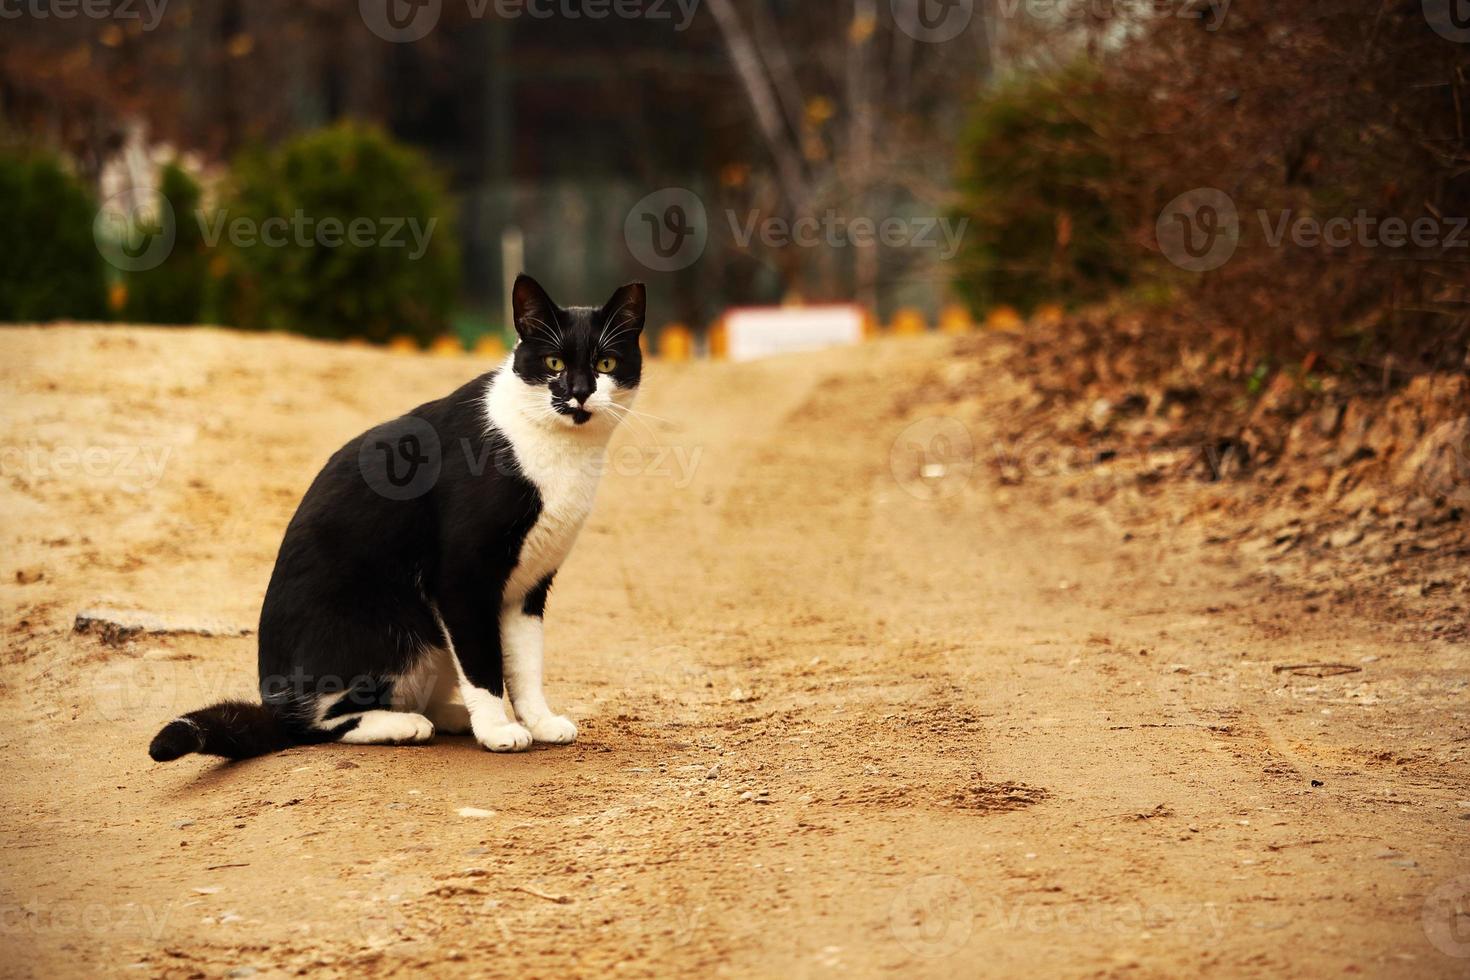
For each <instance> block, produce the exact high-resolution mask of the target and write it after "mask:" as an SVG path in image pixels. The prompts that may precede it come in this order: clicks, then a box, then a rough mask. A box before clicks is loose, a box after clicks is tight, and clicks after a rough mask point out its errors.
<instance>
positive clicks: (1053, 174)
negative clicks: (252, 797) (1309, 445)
mask: <svg viewBox="0 0 1470 980" xmlns="http://www.w3.org/2000/svg"><path fill="white" fill-rule="evenodd" d="M975 6H976V15H975V17H974V19H973V22H972V23H970V25H969V27H968V28H967V30H966V31H965V32H964V33H962V34H961V35H960V36H959V37H958V38H956V39H955V40H953V41H950V42H947V43H942V44H927V43H922V42H917V41H915V39H914V38H913V37H911V36H909V35H908V34H907V33H906V32H904V31H903V30H901V29H899V26H898V25H897V23H896V22H895V18H894V16H893V14H892V10H893V9H894V8H893V6H892V5H891V4H890V3H887V2H882V3H880V2H878V0H824V2H813V0H803V2H796V0H739V2H738V0H706V2H705V3H703V4H701V5H700V6H699V7H698V8H697V9H696V12H695V16H694V17H693V18H692V19H691V20H690V21H689V23H688V24H687V25H685V26H686V27H687V29H684V30H676V26H677V22H678V20H679V19H680V18H679V17H678V15H677V14H675V15H674V17H673V19H672V20H668V21H663V20H654V19H648V18H642V19H632V20H629V19H619V18H616V17H610V18H607V19H603V20H594V19H590V18H582V19H578V20H569V19H565V18H559V17H558V18H551V19H545V20H543V19H536V18H529V17H527V18H519V19H501V18H497V17H495V16H494V15H493V12H492V13H491V14H488V15H487V16H484V17H480V18H476V17H474V16H472V14H471V12H470V10H469V8H468V7H466V5H455V4H446V5H444V8H443V15H442V20H441V22H440V25H439V27H438V28H437V30H435V31H433V32H432V33H431V34H430V35H429V36H428V37H427V38H425V39H424V40H422V41H419V42H417V43H413V44H401V45H399V44H391V43H388V42H385V41H383V40H381V39H379V38H377V37H375V36H374V35H373V34H372V33H371V32H370V31H368V30H366V29H365V28H364V26H363V23H362V21H361V19H360V17H359V14H358V11H357V9H356V5H354V4H327V3H317V2H312V3H286V2H280V0H255V2H250V3H247V2H244V0H218V2H214V3H204V2H202V0H199V2H195V0H173V2H172V3H171V4H169V6H168V7H167V9H166V13H165V16H164V17H163V18H162V20H161V21H160V22H159V23H158V24H157V25H156V27H154V28H153V29H144V25H143V23H142V22H141V21H121V20H113V19H108V20H102V21H95V20H88V19H86V18H75V19H72V20H59V19H56V18H51V19H48V20H40V19H34V18H32V19H21V20H18V21H14V22H8V23H7V28H6V31H5V32H4V34H3V35H0V136H3V139H4V141H5V143H6V144H7V145H9V146H11V147H13V148H16V149H14V150H13V151H12V152H11V153H10V154H9V155H8V156H7V158H6V160H5V161H4V163H3V165H0V180H3V181H5V182H6V188H7V191H6V193H5V195H4V200H3V203H0V207H3V208H6V209H9V213H8V215H7V216H8V217H10V219H11V220H12V221H14V222H16V224H15V225H14V226H15V227H17V228H25V229H26V240H27V241H28V242H29V243H30V247H28V248H26V249H22V250H11V251H10V254H9V255H7V257H6V258H4V259H3V260H0V283H3V286H0V318H4V319H52V318H57V317H97V316H102V315H104V313H105V312H106V311H105V310H104V309H103V307H102V306H101V305H100V304H101V299H100V298H101V297H103V296H104V295H106V289H107V287H108V285H109V282H108V281H107V280H105V279H104V273H107V272H108V269H107V268H106V267H105V266H104V265H102V264H101V263H99V262H98V261H97V258H96V253H95V249H92V248H91V242H90V236H91V215H92V208H93V205H92V203H91V199H92V198H94V197H96V196H97V194H96V193H94V192H93V190H92V189H93V188H98V187H99V185H103V186H101V191H102V192H103V193H102V196H103V197H106V192H107V191H108V190H109V188H108V187H106V186H105V184H106V180H105V176H106V172H107V169H108V167H109V165H111V164H112V163H114V162H115V161H117V160H118V159H126V158H127V157H128V155H129V153H134V154H135V155H136V144H137V143H138V137H137V133H138V132H139V131H142V132H145V133H146V138H145V140H144V145H145V146H146V147H150V148H152V149H151V150H150V154H151V155H150V156H149V158H148V162H149V164H150V165H153V166H155V167H156V164H157V163H159V162H161V161H162V160H163V159H177V160H179V161H181V162H184V163H186V164H187V165H186V166H184V167H183V168H182V169H180V170H175V171H168V172H166V173H165V174H164V175H163V177H162V182H163V183H165V184H167V185H168V186H167V188H165V189H164V193H165V195H166V196H169V197H170V198H172V197H173V196H174V195H177V196H178V197H179V200H180V202H188V201H192V200H196V199H198V200H201V201H202V204H200V205H198V206H197V208H191V207H190V205H189V204H187V203H184V204H183V206H182V207H176V210H178V211H181V212H187V211H189V210H198V209H200V208H202V209H203V211H204V212H205V213H207V214H210V213H216V212H222V211H229V212H230V213H231V214H232V215H243V216H251V217H254V218H257V219H264V218H265V217H268V216H275V215H277V214H285V215H286V216H289V215H290V213H291V212H292V211H293V210H294V209H297V208H302V209H305V210H307V211H309V212H311V213H312V215H313V217H316V218H321V217H326V216H330V215H340V216H342V217H344V218H346V217H350V216H352V215H355V214H372V215H388V214H394V215H399V213H400V212H402V214H401V215H399V216H403V217H418V218H419V219H420V220H421V221H424V222H427V221H428V220H430V219H432V218H436V217H437V218H440V219H442V220H441V221H440V223H439V225H438V226H437V228H436V231H435V234H434V236H433V237H432V242H431V249H430V251H429V253H427V254H426V255H425V257H424V259H423V260H421V261H420V262H418V263H405V262H403V261H401V259H402V256H401V255H394V254H391V253H390V252H388V251H387V250H382V249H378V250H370V251H362V250H359V251H353V250H350V249H338V250H331V249H295V248H282V249H268V248H253V249H233V248H223V247H221V248H210V247H208V246H207V245H203V246H202V247H201V243H200V242H199V240H198V239H196V238H192V237H189V238H188V240H187V241H186V240H185V239H186V236H192V235H194V234H195V231H197V229H195V230H194V231H191V230H190V226H191V225H194V224H196V222H191V221H182V222H180V223H179V227H180V231H181V233H182V234H181V238H180V242H179V246H178V247H177V249H176V252H175V254H174V255H173V256H171V257H170V260H169V262H168V263H166V264H165V265H164V266H163V267H161V268H159V269H157V270H154V271H153V272H151V273H146V274H130V275H128V276H126V277H124V281H123V282H121V284H119V282H118V281H116V280H118V279H119V277H118V276H117V275H115V274H114V275H113V276H112V279H113V281H111V282H110V285H111V287H112V295H113V296H114V298H115V301H114V303H113V307H114V309H113V311H112V312H113V313H114V314H115V315H117V316H121V317H125V318H130V319H146V320H151V321H157V322H189V321H190V320H191V318H193V317H203V318H206V319H214V320H219V321H222V322H225V323H230V324H234V325H238V326H242V327H248V328H269V329H276V328H280V329H292V330H299V331H302V332H305V333H310V334H313V335H316V336H344V335H353V336H364V337H368V338H370V339H373V340H383V339H385V338H387V337H388V336H390V335H394V334H408V335H411V336H414V337H417V338H420V339H423V338H427V337H431V336H434V335H435V334H437V333H442V332H443V331H445V330H446V329H449V325H450V324H453V325H454V326H455V328H456V329H458V330H459V332H460V333H461V334H462V335H464V337H465V339H472V337H473V335H474V334H477V333H480V332H483V331H487V330H489V331H492V332H493V331H496V330H503V328H504V324H503V322H501V319H502V318H501V314H500V310H501V308H502V305H503V294H502V288H503V287H502V283H503V281H504V273H505V271H506V270H504V269H502V268H501V242H502V236H503V235H504V234H505V232H506V231H507V230H509V229H518V230H520V231H521V232H523V233H524V239H525V251H524V254H525V256H526V259H525V264H526V266H527V267H529V268H532V269H536V270H543V271H544V270H549V273H548V275H547V278H548V280H549V281H550V283H551V284H552V285H553V288H554V291H556V292H558V293H559V294H560V295H567V296H596V295H601V294H602V293H604V292H605V291H606V288H607V287H608V285H609V284H610V283H615V282H619V281H623V280H626V279H632V278H648V279H649V280H650V286H651V292H652V295H653V301H654V303H655V306H656V308H658V309H660V310H663V311H665V312H666V319H670V320H680V321H683V322H684V323H687V324H690V325H692V326H693V327H694V328H695V329H696V330H700V329H703V328H704V327H706V326H708V325H709V324H711V323H713V322H715V321H716V320H717V319H718V317H719V316H720V315H721V314H722V313H723V311H724V310H725V309H726V308H728V307H729V306H731V305H735V304H748V303H771V302H782V301H807V302H820V301H845V302H858V303H861V304H863V305H864V306H866V307H868V308H869V309H871V310H873V311H874V313H875V315H876V316H877V317H878V318H879V319H886V318H888V317H889V316H890V315H891V314H892V313H893V312H894V311H895V310H898V309H900V308H908V307H917V308H918V309H920V310H922V311H924V312H925V313H927V314H929V315H930V318H931V320H932V318H933V314H935V313H936V312H937V311H938V310H939V309H941V308H942V307H944V306H946V305H948V304H952V303H954V302H955V301H956V300H958V301H961V302H963V303H965V304H966V305H968V306H969V307H970V309H971V310H972V311H973V313H974V314H976V315H979V316H983V315H985V314H986V313H987V312H989V311H991V310H992V309H993V308H995V307H997V306H1011V307H1016V308H1018V309H1020V310H1021V311H1022V312H1029V311H1031V310H1033V309H1036V308H1038V307H1042V306H1047V307H1050V306H1052V305H1053V304H1062V305H1065V306H1070V307H1076V306H1079V305H1083V304H1089V303H1094V302H1097V301H1100V300H1105V299H1109V298H1111V297H1121V298H1122V299H1124V300H1125V301H1129V300H1132V301H1137V300H1140V299H1143V300H1147V301H1149V302H1160V301H1162V302H1166V303H1169V304H1171V305H1173V306H1175V307H1176V308H1178V309H1180V310H1188V311H1190V315H1191V316H1193V317H1195V318H1196V319H1197V321H1198V322H1199V324H1200V325H1201V326H1200V328H1201V329H1211V330H1219V331H1224V332H1225V333H1227V334H1229V335H1230V336H1231V337H1232V338H1233V339H1234V342H1235V345H1236V348H1237V350H1238V354H1237V358H1238V360H1239V363H1240V365H1241V371H1242V372H1243V375H1242V376H1243V377H1245V376H1248V375H1249V374H1250V372H1252V371H1255V370H1256V366H1257V365H1258V364H1260V363H1261V362H1262V361H1263V360H1269V361H1272V362H1274V363H1288V362H1301V361H1303V360H1310V362H1311V363H1313V364H1315V365H1319V367H1318V370H1335V371H1339V372H1344V373H1350V372H1355V371H1362V372H1373V373H1384V372H1386V373H1387V374H1388V375H1389V376H1392V375H1394V374H1395V373H1396V372H1409V373H1412V372H1414V371H1421V370H1430V369H1434V368H1443V367H1446V366H1449V367H1463V366H1464V364H1465V357H1466V353H1467V343H1470V312H1467V308H1470V307H1467V295H1466V293H1467V288H1470V286H1467V282H1470V276H1467V267H1470V258H1467V251H1470V250H1467V249H1466V248H1462V247H1456V246H1455V245H1454V244H1453V243H1449V242H1445V241H1441V242H1439V243H1438V244H1437V245H1436V246H1435V247H1428V248H1391V247H1386V246H1384V245H1383V244H1382V243H1375V242H1370V241H1365V240H1363V239H1362V237H1361V236H1358V237H1355V238H1354V240H1353V241H1351V242H1349V243H1348V244H1346V245H1344V246H1342V247H1336V246H1325V245H1324V246H1321V247H1312V248H1301V247H1294V246H1292V245H1290V244H1287V245H1284V246H1282V245H1279V244H1273V243H1272V242H1271V241H1270V240H1269V236H1268V235H1267V234H1266V233H1265V232H1266V231H1267V229H1268V228H1269V227H1271V226H1274V225H1276V224H1277V223H1278V222H1279V221H1280V219H1281V218H1282V216H1283V215H1285V216H1287V217H1288V218H1295V217H1310V218H1313V219H1316V220H1318V221H1326V220H1329V219H1331V218H1334V217H1346V218H1350V219H1351V218H1356V217H1357V216H1359V215H1360V214H1364V215H1367V216H1370V217H1372V218H1377V219H1381V218H1386V217H1399V218H1403V219H1407V220H1409V221H1413V220H1415V219H1417V218H1420V217H1425V216H1431V217H1434V218H1436V219H1437V220H1441V221H1443V222H1445V224H1444V225H1443V226H1442V227H1444V228H1449V227H1452V224H1451V223H1452V222H1453V221H1454V220H1455V219H1459V218H1463V217H1465V216H1467V215H1470V142H1467V106H1470V91H1467V88H1470V45H1467V44H1462V43H1455V42H1453V41H1451V40H1449V39H1447V38H1446V37H1444V36H1442V35H1441V34H1440V33H1437V32H1436V31H1435V30H1433V29H1431V27H1430V25H1429V23H1428V21H1427V20H1426V15H1425V8H1424V5H1423V4H1421V2H1420V0H1296V2H1294V3H1292V4H1289V5H1282V4H1271V3H1269V2H1267V0H1235V2H1232V3H1229V4H1210V3H1206V2H1201V0H1178V2H1177V3H1173V4H1163V5H1149V4H1143V5H1139V4H1123V3H1119V4H1109V3H1103V4H1070V5H1069V4H1065V3H1064V4H1025V3H1019V4H1018V3H1014V2H1007V0H977V2H976V5H975ZM1160 6H1162V8H1163V13H1164V14H1166V15H1165V16H1159V15H1150V14H1149V11H1151V10H1155V9H1156V8H1159V7H1160ZM353 120H360V121H361V122H354V121H353ZM36 146H40V147H45V148H46V149H47V150H48V151H49V152H52V153H56V154H60V155H61V158H62V159H63V160H64V161H65V162H64V164H62V165H58V164H56V163H51V164H43V163H38V162H35V161H36V159H37V158H36V157H35V155H34V154H33V153H32V151H31V148H32V147H36ZM410 146H411V147H413V149H412V150H409V149H407V147H410ZM160 147H166V148H167V152H163V151H161V150H159V148H160ZM154 157H158V159H154ZM38 168H39V169H38ZM133 169H138V168H136V167H135V168H133ZM185 171H187V174H186V173H185ZM188 174H193V175H194V177H195V179H197V180H198V182H199V183H200V184H201V185H202V186H201V187H193V186H191V184H190V183H187V181H188V180H189V177H188ZM668 186H679V187H687V188H690V189H692V190H695V191H696V192H697V193H698V194H699V195H700V197H701V198H702V199H703V200H704V201H705V203H706V205H707V209H708V211H709V214H710V224H711V234H710V246H709V249H708V251H707V253H706V255H705V257H704V259H703V260H702V261H700V262H698V263H696V264H694V265H693V266H692V267H690V268H688V269H686V270H682V271H679V272H676V273H672V274H667V275H662V274H661V275H650V274H649V273H648V271H647V270H646V269H643V268H642V267H641V266H640V265H639V264H638V262H637V261H636V259H635V258H634V257H633V256H632V255H631V254H630V252H629V250H628V248H627V245H626V242H625V241H624V239H623V219H624V217H625V216H626V214H627V211H628V208H629V207H630V206H631V204H632V203H633V202H634V201H637V200H638V199H640V198H641V197H643V196H644V195H646V194H648V193H650V192H652V191H654V190H657V189H660V188H663V187H668ZM1200 187H1211V188H1217V189H1219V190H1220V191H1223V192H1224V193H1225V194H1227V195H1229V196H1230V197H1231V199H1232V200H1234V201H1235V202H1236V204H1237V206H1238V209H1239V212H1240V222H1241V241H1240V246H1239V249H1238V252H1237V254H1236V255H1235V256H1234V257H1233V258H1232V259H1231V261H1230V262H1228V263H1227V264H1226V265H1225V266H1223V267H1222V268H1220V269H1218V270H1215V271H1212V272H1209V273H1206V274H1195V273H1185V272H1182V271H1181V270H1179V269H1178V268H1176V267H1174V266H1173V265H1172V264H1170V263H1169V262H1168V261H1167V260H1166V258H1165V257H1164V256H1163V255H1162V254H1161V251H1160V246H1159V243H1158V241H1157V240H1156V234H1155V227H1156V222H1157V220H1158V217H1159V215H1160V212H1161V210H1162V209H1163V208H1164V207H1165V205H1166V204H1167V203H1168V202H1169V201H1171V200H1173V199H1174V198H1176V197H1177V196H1178V195H1179V194H1181V193H1183V192H1185V191H1188V190H1190V189H1193V188H1200ZM11 188H13V190H11ZM828 212H836V213H838V214H841V215H844V216H847V217H849V218H850V217H855V216H866V217H871V218H878V219H881V218H882V217H884V216H887V215H895V214H897V215H945V216H949V217H952V218H954V219H956V220H958V219H962V218H963V219H968V220H969V222H970V224H969V227H968V230H967V233H966V234H965V236H964V238H963V241H962V250H961V252H960V253H959V255H957V256H955V257H954V258H953V259H952V260H949V259H946V258H945V257H943V256H941V255H940V253H939V252H938V251H937V250H935V249H919V248H912V247H909V248H903V247H877V248H851V247H848V248H841V247H836V248H831V247H823V248H817V249H805V248H793V247H768V246H765V245H762V244H761V243H760V242H759V241H754V242H750V243H741V242H739V241H738V240H736V237H737V236H734V235H732V233H731V225H732V224H736V223H742V222H743V221H744V220H745V218H746V216H747V215H750V214H758V215H760V216H761V217H763V218H785V219H787V220H792V219H795V218H799V217H802V216H807V215H822V214H825V213H828ZM1462 237H1464V236H1462ZM89 250H90V251H89ZM201 282H202V283H203V284H202V285H201ZM118 297H121V298H122V302H121V303H119V302H117V301H116V298H118ZM196 311H202V312H196Z"/></svg>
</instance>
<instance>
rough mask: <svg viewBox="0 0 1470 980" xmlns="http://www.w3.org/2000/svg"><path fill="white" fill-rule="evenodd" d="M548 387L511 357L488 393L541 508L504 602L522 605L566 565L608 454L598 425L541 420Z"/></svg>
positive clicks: (492, 415)
mask: <svg viewBox="0 0 1470 980" xmlns="http://www.w3.org/2000/svg"><path fill="white" fill-rule="evenodd" d="M545 397H546V396H545V394H544V391H538V390H537V389H533V388H530V387H529V386H527V385H524V384H522V383H520V382H519V380H518V379H517V378H516V377H515V376H514V374H513V373H512V372H511V370H510V365H509V362H507V364H506V366H505V367H504V368H503V369H502V370H501V372H500V374H499V375H498V376H497V377H496V379H495V381H494V382H492V384H491V386H490V390H489V391H488V392H487V396H486V414H487V416H488V418H489V421H490V423H491V425H493V426H494V427H495V428H496V429H498V430H499V431H500V432H501V434H502V435H504V436H505V437H506V439H507V440H508V441H509V442H510V447H511V450H512V451H513V452H514V453H515V457H516V464H517V468H518V469H519V470H520V473H521V475H522V476H523V477H524V478H525V479H527V480H529V481H530V482H531V484H532V485H533V486H535V488H536V492H537V493H538V495H539V496H540V499H541V510H540V513H539V514H538V515H537V517H536V522H535V523H534V524H533V525H532V527H531V530H530V531H529V532H528V533H527V534H526V537H525V540H524V541H523V542H522V543H521V548H520V554H519V558H518V561H517V563H516V566H515V568H514V569H513V570H512V571H511V574H510V578H509V580H508V581H507V582H506V584H505V592H504V595H503V596H502V602H503V603H504V604H505V605H507V606H511V605H518V604H520V603H521V602H522V601H523V600H524V599H525V597H526V594H527V593H528V592H530V591H531V590H532V589H534V588H535V587H536V586H537V585H539V584H541V582H542V581H543V580H544V579H545V578H546V576H548V575H550V574H552V573H553V572H555V571H556V570H557V569H559V568H561V566H562V563H563V562H565V561H566V559H567V556H568V555H570V554H571V551H572V545H574V544H576V541H577V535H578V534H579V533H580V532H581V530H582V525H583V523H584V522H586V520H587V515H588V514H590V513H591V512H592V504H593V501H594V500H596V498H597V485H598V483H599V481H600V479H601V476H602V471H603V464H604V459H605V455H606V439H605V437H598V435H599V434H598V430H595V429H594V430H591V431H586V432H584V431H578V430H572V429H565V428H556V427H552V426H546V425H544V424H537V422H538V419H540V418H541V417H543V416H544V415H545V414H546V411H547V408H548V406H547V405H546V404H545V403H544V400H545Z"/></svg>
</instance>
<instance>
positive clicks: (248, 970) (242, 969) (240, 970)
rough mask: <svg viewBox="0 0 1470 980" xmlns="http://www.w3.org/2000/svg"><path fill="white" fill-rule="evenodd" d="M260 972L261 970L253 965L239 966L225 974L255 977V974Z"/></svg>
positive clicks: (228, 975)
mask: <svg viewBox="0 0 1470 980" xmlns="http://www.w3.org/2000/svg"><path fill="white" fill-rule="evenodd" d="M259 972H260V971H259V970H257V969H256V968H255V967H253V966H237V967H235V968H234V969H233V970H231V971H230V972H229V973H226V974H225V976H227V977H253V976H255V975H256V974H257V973H259Z"/></svg>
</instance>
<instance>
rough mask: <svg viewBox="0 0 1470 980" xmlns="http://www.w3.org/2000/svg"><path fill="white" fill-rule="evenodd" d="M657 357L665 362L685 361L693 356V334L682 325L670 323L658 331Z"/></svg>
mask: <svg viewBox="0 0 1470 980" xmlns="http://www.w3.org/2000/svg"><path fill="white" fill-rule="evenodd" d="M658 356H659V357H661V358H663V359H664V360H666V361H687V360H689V359H690V358H692V357H693V356H694V334H692V333H690V332H689V328H688V327H686V326H684V324H682V323H671V324H669V325H668V326H666V327H664V328H663V330H661V331H659V335H658Z"/></svg>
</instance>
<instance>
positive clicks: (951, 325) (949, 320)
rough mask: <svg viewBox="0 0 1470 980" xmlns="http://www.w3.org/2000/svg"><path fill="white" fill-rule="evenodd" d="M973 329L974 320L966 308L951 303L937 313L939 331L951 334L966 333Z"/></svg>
mask: <svg viewBox="0 0 1470 980" xmlns="http://www.w3.org/2000/svg"><path fill="white" fill-rule="evenodd" d="M974 329H975V321H974V320H973V319H971V317H970V311H969V309H968V308H966V307H964V306H961V305H959V304H958V303H951V304H950V305H949V306H946V307H945V308H944V309H943V311H941V312H940V314H939V332H940V333H947V334H953V335H957V336H958V335H961V334H967V333H969V332H970V331H971V330H974Z"/></svg>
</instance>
